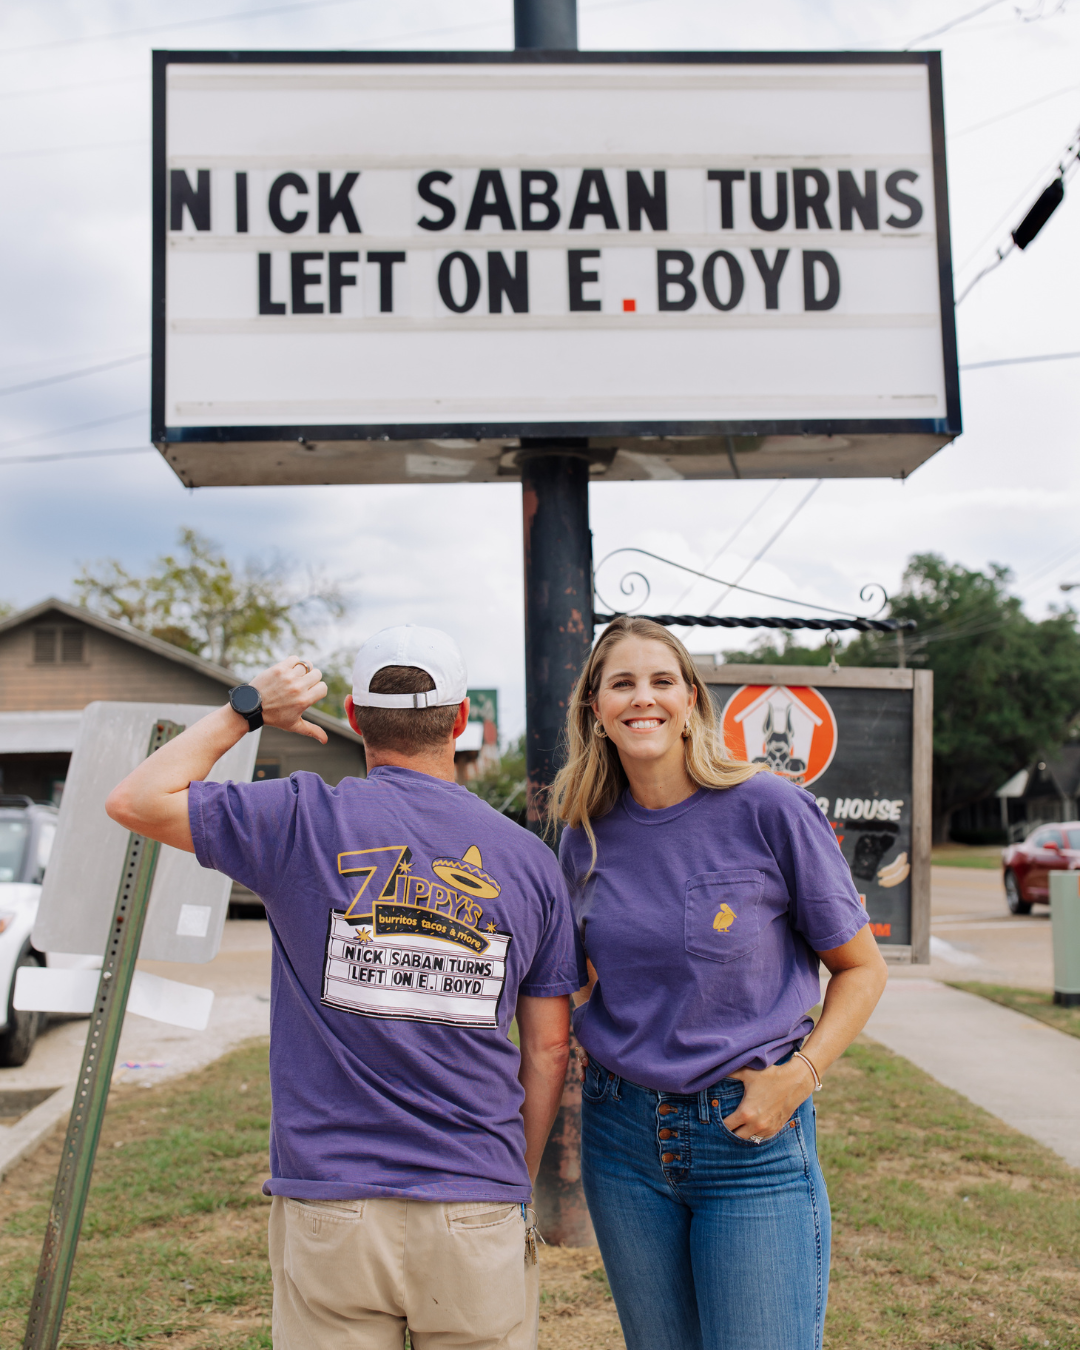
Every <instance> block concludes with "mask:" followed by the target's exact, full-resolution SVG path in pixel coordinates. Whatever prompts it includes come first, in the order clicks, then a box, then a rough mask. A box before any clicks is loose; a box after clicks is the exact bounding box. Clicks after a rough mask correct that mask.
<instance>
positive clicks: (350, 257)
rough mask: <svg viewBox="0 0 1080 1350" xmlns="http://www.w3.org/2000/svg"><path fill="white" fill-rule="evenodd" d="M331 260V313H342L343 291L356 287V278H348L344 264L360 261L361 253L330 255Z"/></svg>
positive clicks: (328, 255)
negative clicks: (343, 288) (342, 267)
mask: <svg viewBox="0 0 1080 1350" xmlns="http://www.w3.org/2000/svg"><path fill="white" fill-rule="evenodd" d="M327 257H328V258H329V259H330V282H329V288H330V313H331V314H340V313H341V291H342V287H344V286H355V285H356V278H355V277H351V276H347V275H346V274H345V273H344V272H343V271H342V270H341V265H342V263H354V262H359V261H360V254H359V253H329V254H327Z"/></svg>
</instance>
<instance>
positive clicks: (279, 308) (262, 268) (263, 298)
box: [259, 253, 285, 314]
mask: <svg viewBox="0 0 1080 1350" xmlns="http://www.w3.org/2000/svg"><path fill="white" fill-rule="evenodd" d="M259 313H260V314H284V313H285V305H284V302H282V303H281V304H275V303H274V301H273V300H272V299H271V298H270V254H269V253H260V254H259Z"/></svg>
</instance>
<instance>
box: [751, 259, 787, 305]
mask: <svg viewBox="0 0 1080 1350" xmlns="http://www.w3.org/2000/svg"><path fill="white" fill-rule="evenodd" d="M789 252H790V250H789V249H786V248H778V249H777V250H776V257H775V258H774V259H773V265H772V266H771V267H770V266H769V264H768V263H767V262H766V261H765V250H764V249H763V248H752V249H751V250H750V256H751V258H753V260H754V263H755V265H756V266H757V270H758V271H759V272H760V273H761V279H762V281H763V282H764V283H765V308H766V309H779V308H780V273H781V272H782V271H783V270H784V264H785V263H786V262H787V260H788V253H789Z"/></svg>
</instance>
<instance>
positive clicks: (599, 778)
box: [547, 618, 765, 872]
mask: <svg viewBox="0 0 1080 1350" xmlns="http://www.w3.org/2000/svg"><path fill="white" fill-rule="evenodd" d="M631 637H636V638H644V639H646V640H648V641H650V642H662V643H663V644H664V646H665V647H667V648H668V650H669V651H671V652H672V653H673V654H674V656H675V659H676V661H678V663H679V670H680V672H681V673H682V677H683V680H684V681H685V683H686V685H687V686H688V687H689V686H691V685H692V686H693V687H694V688H695V689H696V690H697V701H696V702H695V704H694V706H693V708H692V709H691V710H690V717H689V722H688V727H689V732H690V734H689V736H687V737H686V739H685V740H684V741H683V750H684V753H685V755H686V772H687V774H688V775H689V776H690V779H691V780H692V781H693V782H694V783H696V784H697V786H698V787H702V788H729V787H735V786H736V784H738V783H745V782H746V780H747V779H748V778H752V777H753V776H754V774H756V773H760V772H761V771H762V770H763V769H764V768H765V765H764V764H748V763H746V762H745V761H744V760H736V759H728V757H727V754H726V752H725V750H724V738H723V732H722V729H721V725H720V719H719V716H718V714H717V711H716V708H715V706H714V704H713V701H712V699H711V698H710V697H709V691H708V689H707V688H706V686H705V684H704V682H703V681H702V679H701V677H700V676H699V675H698V673H697V670H696V669H695V668H694V662H693V659H692V657H691V656H690V653H689V652H688V651H687V650H686V648H685V647H684V646H683V644H682V643H681V642H680V641H679V639H678V638H677V637H675V636H674V635H673V634H671V633H669V632H668V630H667V629H666V628H664V627H663V626H662V625H661V624H658V623H653V622H652V620H651V619H634V618H619V619H613V620H612V621H611V623H609V624H608V626H607V627H606V628H605V629H604V631H603V633H602V634H601V635H600V640H599V642H597V644H596V646H595V647H594V648H593V650H592V654H591V655H590V657H589V659H588V660H587V661H586V662H585V667H584V669H583V670H582V672H581V675H580V677H579V678H578V681H577V684H575V685H574V692H573V693H572V694H571V695H570V707H569V709H568V710H567V714H566V731H565V751H566V762H565V764H564V765H563V767H562V768H561V769H560V770H559V772H558V773H557V774H556V775H555V781H554V783H552V785H551V791H550V795H549V797H548V806H547V816H548V821H549V824H550V826H551V827H552V828H553V829H554V828H556V827H557V826H558V825H559V824H560V823H562V824H564V825H573V826H574V827H575V828H580V829H583V830H584V831H585V833H586V835H587V836H588V839H589V847H590V849H591V851H592V861H591V862H590V864H589V871H590V872H591V871H592V869H593V867H595V866H596V835H595V834H594V833H593V828H592V822H593V820H594V819H598V818H599V817H600V816H606V815H607V813H608V812H609V811H610V810H611V809H612V807H613V806H614V805H615V803H616V802H617V801H618V800H619V797H620V796H621V795H622V793H623V791H624V790H625V788H626V786H627V777H626V771H625V770H624V769H623V766H622V761H621V760H620V759H619V752H618V750H616V748H615V746H614V745H613V744H612V742H611V741H610V740H609V739H608V738H606V737H600V736H597V735H596V732H595V729H594V728H595V725H596V714H595V713H594V712H593V710H592V704H593V702H594V701H595V699H596V696H597V693H598V692H599V687H600V680H601V678H602V676H603V671H604V663H605V662H606V661H607V659H608V656H609V655H610V654H611V650H612V648H613V647H614V646H615V645H616V644H617V643H619V642H622V641H623V639H624V638H631Z"/></svg>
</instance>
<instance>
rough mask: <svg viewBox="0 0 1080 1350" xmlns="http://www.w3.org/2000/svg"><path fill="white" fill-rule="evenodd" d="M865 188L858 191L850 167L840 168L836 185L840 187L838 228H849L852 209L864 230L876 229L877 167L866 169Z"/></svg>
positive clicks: (864, 176)
mask: <svg viewBox="0 0 1080 1350" xmlns="http://www.w3.org/2000/svg"><path fill="white" fill-rule="evenodd" d="M863 184H864V188H865V190H864V191H863V192H860V191H859V187H858V184H857V183H856V182H855V175H854V174H853V173H852V172H851V170H850V169H841V170H840V174H839V182H838V184H837V186H838V187H839V189H840V228H841V229H842V230H850V229H851V213H852V212H853V211H854V212H855V213H856V214H857V215H858V217H859V219H860V220H861V221H862V227H863V229H864V230H876V229H877V227H878V211H877V169H867V171H866V173H865V174H864V175H863Z"/></svg>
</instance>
